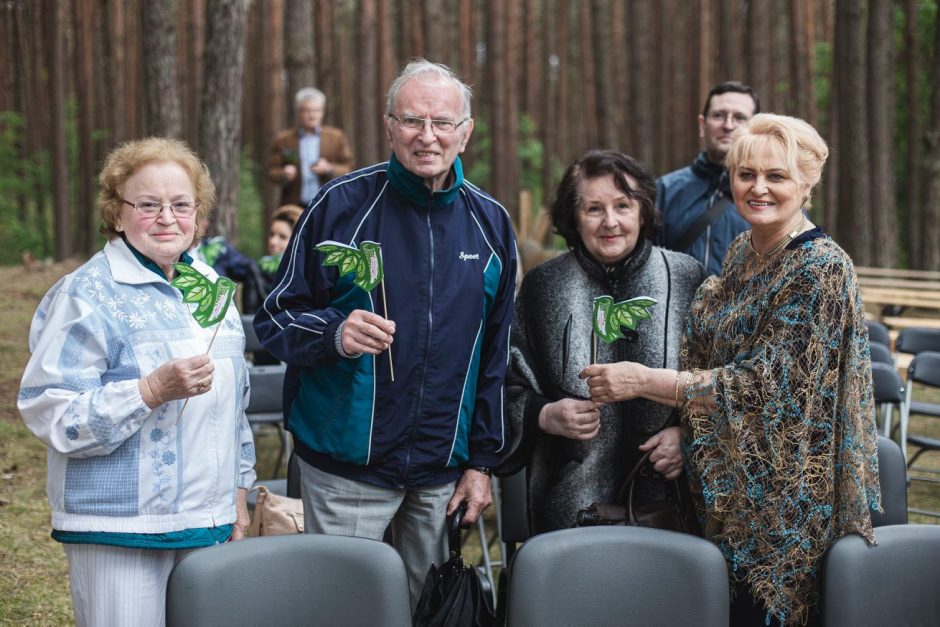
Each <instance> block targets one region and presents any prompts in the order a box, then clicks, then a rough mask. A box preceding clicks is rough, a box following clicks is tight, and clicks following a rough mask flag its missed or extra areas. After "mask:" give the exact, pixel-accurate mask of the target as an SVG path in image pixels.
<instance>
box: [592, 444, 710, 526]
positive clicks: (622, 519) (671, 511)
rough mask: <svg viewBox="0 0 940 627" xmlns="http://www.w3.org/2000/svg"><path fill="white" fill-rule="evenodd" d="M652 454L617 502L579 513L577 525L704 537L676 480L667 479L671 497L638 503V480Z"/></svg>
mask: <svg viewBox="0 0 940 627" xmlns="http://www.w3.org/2000/svg"><path fill="white" fill-rule="evenodd" d="M651 453H652V451H647V452H646V454H645V455H643V457H641V458H640V461H639V462H637V464H636V466H634V467H633V470H631V471H630V474H628V475H627V478H626V479H624V482H623V484H622V485H621V486H620V490H619V491H618V493H617V502H616V503H591V505H590V507H588V508H586V509H582V510H579V511H578V514H577V517H576V519H575V524H574V526H575V527H596V526H598V525H626V526H629V527H651V528H654V529H666V530H668V531H679V532H682V533H689V534H692V535H697V536H700V535H702V533H701V529H700V527H699V524H698V520H697V519H696V517H695V513H694V512H693V511H692V508H691V507H690V504H689V502H688V498H687V495H686V494H685V493H684V491H683V490H682V487H681V486H680V485H679V482H678V481H677V480H675V479H671V480H665V483H666V486H667V490H668V491H669V492H670V493H671V494H670V496H671V498H666V499H662V500H658V501H652V502H649V503H643V504H640V505H637V504H636V503H635V502H634V498H633V492H634V487H635V485H636V479H637V477H638V476H639V474H640V469H641V468H642V467H643V465H644V464H646V463H647V461H649V457H650V454H651Z"/></svg>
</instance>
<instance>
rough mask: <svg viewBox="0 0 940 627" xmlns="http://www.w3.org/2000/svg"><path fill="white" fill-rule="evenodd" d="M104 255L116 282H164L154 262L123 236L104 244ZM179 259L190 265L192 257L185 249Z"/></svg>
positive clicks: (164, 276)
mask: <svg viewBox="0 0 940 627" xmlns="http://www.w3.org/2000/svg"><path fill="white" fill-rule="evenodd" d="M104 256H105V257H106V258H107V260H108V264H109V265H110V266H111V276H112V277H114V280H115V281H117V282H118V283H128V284H130V285H142V284H144V283H166V282H167V279H166V275H164V274H163V270H161V269H160V266H158V265H157V264H156V263H154V262H153V261H152V260H151V259H149V258H147V257H145V256H144V255H142V254H141V253H140V252H139V251H137V250H136V249H135V248H134V247H133V246H131V245H130V244H129V243H127V242H126V241H125V240H124V238H123V237H115V238H114V239H112V240H110V241H108V243H107V244H105V245H104ZM180 261H181V262H183V263H188V264H189V265H192V263H193V258H192V257H190V256H189V254H188V253H187V252H186V251H183V254H182V255H180Z"/></svg>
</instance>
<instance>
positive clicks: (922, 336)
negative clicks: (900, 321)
mask: <svg viewBox="0 0 940 627" xmlns="http://www.w3.org/2000/svg"><path fill="white" fill-rule="evenodd" d="M894 349H895V350H896V351H898V352H899V353H910V354H913V355H916V354H918V353H922V352H924V351H940V329H929V328H926V327H909V328H907V329H901V332H900V333H898V339H897V341H896V342H895V343H894Z"/></svg>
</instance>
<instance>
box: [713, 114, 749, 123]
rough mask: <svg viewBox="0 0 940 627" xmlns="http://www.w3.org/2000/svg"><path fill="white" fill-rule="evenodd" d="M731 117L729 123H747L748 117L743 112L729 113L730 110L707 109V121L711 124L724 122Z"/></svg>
mask: <svg viewBox="0 0 940 627" xmlns="http://www.w3.org/2000/svg"><path fill="white" fill-rule="evenodd" d="M728 118H731V124H732V125H733V126H741V125H742V124H747V123H748V120H750V119H751V118H749V117H748V116H746V115H744V114H743V113H731V112H730V111H709V112H708V121H709V122H711V123H712V124H724V123H725V120H727V119H728Z"/></svg>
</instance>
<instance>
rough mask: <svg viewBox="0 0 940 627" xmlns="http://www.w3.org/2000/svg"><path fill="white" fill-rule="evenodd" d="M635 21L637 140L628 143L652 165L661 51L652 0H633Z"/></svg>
mask: <svg viewBox="0 0 940 627" xmlns="http://www.w3.org/2000/svg"><path fill="white" fill-rule="evenodd" d="M632 18H633V19H632V23H631V24H630V27H629V32H631V33H633V37H632V38H631V46H632V48H631V51H630V56H631V57H632V59H633V71H632V72H631V73H630V79H631V81H632V84H633V87H632V89H631V91H632V92H633V115H632V116H631V118H632V119H631V123H632V124H633V128H634V141H635V143H634V144H633V145H632V146H630V147H629V149H628V151H627V152H629V153H630V154H631V155H633V156H634V157H636V158H637V159H639V160H640V161H642V162H643V163H645V164H647V165H649V166H651V167H652V164H653V162H654V159H655V156H656V150H655V136H654V129H655V128H656V114H655V110H654V106H655V105H654V101H653V90H652V86H653V85H652V84H653V79H652V77H653V76H654V74H655V69H654V68H655V67H656V63H657V59H658V57H659V55H658V54H657V53H656V49H655V45H654V42H653V36H652V32H653V7H652V4H651V0H635V1H634V2H633V14H632Z"/></svg>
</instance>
